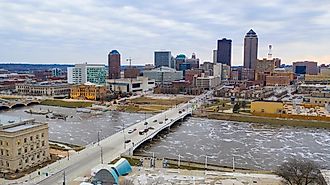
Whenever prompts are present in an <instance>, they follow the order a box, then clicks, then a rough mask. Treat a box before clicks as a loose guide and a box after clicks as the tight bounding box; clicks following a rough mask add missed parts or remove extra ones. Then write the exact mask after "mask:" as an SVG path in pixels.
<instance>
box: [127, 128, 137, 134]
mask: <svg viewBox="0 0 330 185" xmlns="http://www.w3.org/2000/svg"><path fill="white" fill-rule="evenodd" d="M135 131H136V128H135V129H130V130H128V133H129V134H131V133H133V132H135Z"/></svg>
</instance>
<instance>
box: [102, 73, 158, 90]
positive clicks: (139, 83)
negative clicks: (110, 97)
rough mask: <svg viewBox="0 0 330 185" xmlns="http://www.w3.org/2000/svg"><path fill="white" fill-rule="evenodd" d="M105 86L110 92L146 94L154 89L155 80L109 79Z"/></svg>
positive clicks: (141, 78) (142, 78) (139, 78)
mask: <svg viewBox="0 0 330 185" xmlns="http://www.w3.org/2000/svg"><path fill="white" fill-rule="evenodd" d="M107 85H108V88H109V90H110V91H112V92H125V93H128V92H146V91H148V90H153V88H155V85H156V84H155V80H153V79H148V78H147V77H142V76H139V77H137V78H122V79H109V80H107Z"/></svg>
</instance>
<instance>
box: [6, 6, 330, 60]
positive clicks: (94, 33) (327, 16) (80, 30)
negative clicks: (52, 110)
mask: <svg viewBox="0 0 330 185" xmlns="http://www.w3.org/2000/svg"><path fill="white" fill-rule="evenodd" d="M0 9H1V12H0V39H1V40H2V42H1V44H0V61H1V62H30V63H77V62H84V61H88V62H91V63H105V62H106V55H107V53H108V52H109V50H111V49H118V50H119V51H120V52H121V53H122V55H123V57H124V58H127V57H132V58H133V59H134V62H135V63H139V64H143V63H152V60H153V51H154V50H158V49H169V50H172V51H173V53H174V54H179V53H185V54H187V55H190V54H191V53H192V52H196V53H197V55H198V56H199V57H200V58H201V59H202V61H204V60H211V58H212V50H213V49H215V47H216V40H217V39H219V38H222V37H228V38H231V39H232V40H233V63H234V65H241V64H242V46H243V37H244V34H245V33H246V32H247V31H248V30H249V29H250V28H253V29H255V31H256V32H257V34H258V36H259V38H260V39H259V40H260V44H259V46H260V52H259V57H260V58H262V57H264V56H266V53H267V46H268V44H273V45H274V51H273V53H274V56H277V57H281V58H283V61H285V62H286V63H291V62H292V61H294V60H309V59H310V60H317V61H319V62H321V63H327V62H330V53H329V52H328V51H329V50H328V47H329V44H328V43H329V42H330V35H329V31H330V25H329V21H328V20H330V12H329V9H330V2H329V1H327V0H318V1H317V2H316V1H313V0H292V1H284V0H273V1H263V0H254V1H251V0H249V1H248V0H237V1H225V0H204V1H203V0H180V1H178V0H167V1H166V2H165V1H161V2H160V1H159V2H155V1H151V0H144V1H136V0H135V1H134V0H123V1H108V0H98V1H93V0H70V1H68V0H57V1H41V0H31V1H11V0H4V1H1V2H0Z"/></svg>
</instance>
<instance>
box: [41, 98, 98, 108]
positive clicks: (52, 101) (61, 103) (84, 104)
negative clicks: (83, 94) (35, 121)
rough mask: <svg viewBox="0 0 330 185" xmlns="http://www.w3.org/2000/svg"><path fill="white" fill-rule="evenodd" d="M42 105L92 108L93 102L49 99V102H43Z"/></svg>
mask: <svg viewBox="0 0 330 185" xmlns="http://www.w3.org/2000/svg"><path fill="white" fill-rule="evenodd" d="M40 104H41V105H48V106H58V107H66V108H84V107H91V106H92V105H93V102H91V101H64V100H55V99H47V100H43V101H42V102H41V103H40Z"/></svg>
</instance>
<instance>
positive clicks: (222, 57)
mask: <svg viewBox="0 0 330 185" xmlns="http://www.w3.org/2000/svg"><path fill="white" fill-rule="evenodd" d="M217 63H221V64H226V65H229V66H231V40H230V39H226V38H223V39H222V40H218V48H217Z"/></svg>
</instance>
